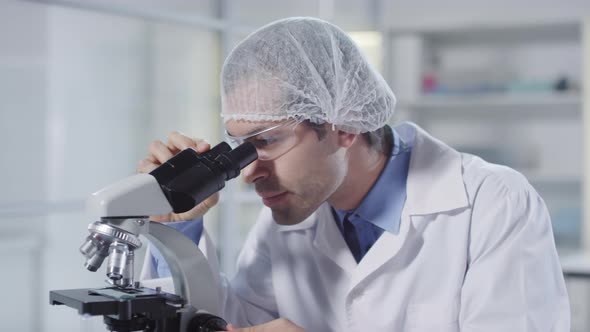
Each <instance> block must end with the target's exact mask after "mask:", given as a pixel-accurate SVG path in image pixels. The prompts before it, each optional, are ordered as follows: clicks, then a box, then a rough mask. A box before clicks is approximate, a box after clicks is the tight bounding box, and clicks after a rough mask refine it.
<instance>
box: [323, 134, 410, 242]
mask: <svg viewBox="0 0 590 332" xmlns="http://www.w3.org/2000/svg"><path fill="white" fill-rule="evenodd" d="M392 131H393V141H394V144H393V147H392V153H391V155H392V156H391V157H390V158H389V159H388V160H387V163H386V164H385V167H384V168H383V171H382V172H381V174H380V175H379V178H378V179H377V182H375V184H374V185H373V187H372V188H371V190H370V191H369V192H368V193H367V195H366V196H365V197H364V198H363V200H362V202H361V204H360V205H359V206H358V207H357V208H356V209H354V210H350V211H343V210H337V209H334V212H335V214H336V216H337V217H338V221H339V223H340V224H341V223H342V220H344V218H345V217H346V216H347V215H348V218H349V220H350V221H351V222H352V223H353V224H357V223H358V222H363V221H364V222H370V223H372V224H374V225H375V226H377V227H379V228H382V229H384V230H386V231H388V232H390V233H393V234H397V233H398V232H399V227H400V216H401V211H402V208H403V206H404V203H405V200H406V180H407V177H408V169H409V165H410V154H411V146H409V145H408V144H406V142H404V141H403V140H402V139H401V138H400V136H399V135H398V134H397V133H396V132H395V130H393V129H392Z"/></svg>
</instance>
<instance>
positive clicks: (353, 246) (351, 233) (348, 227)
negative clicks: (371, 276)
mask: <svg viewBox="0 0 590 332" xmlns="http://www.w3.org/2000/svg"><path fill="white" fill-rule="evenodd" d="M348 217H349V214H347V215H346V216H345V217H344V220H343V221H342V228H343V230H344V241H346V244H347V245H348V248H350V252H351V253H352V255H353V256H354V259H355V260H356V262H357V263H358V262H360V261H361V258H362V257H361V245H360V243H359V238H358V236H357V234H356V229H355V227H354V224H353V223H352V222H351V221H350V220H349V219H348Z"/></svg>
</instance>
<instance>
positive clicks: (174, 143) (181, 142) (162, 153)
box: [137, 132, 219, 222]
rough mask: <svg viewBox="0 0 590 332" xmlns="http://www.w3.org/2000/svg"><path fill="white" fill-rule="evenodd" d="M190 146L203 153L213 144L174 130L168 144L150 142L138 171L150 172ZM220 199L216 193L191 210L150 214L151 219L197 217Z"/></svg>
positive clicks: (168, 219) (169, 219) (163, 220)
mask: <svg viewBox="0 0 590 332" xmlns="http://www.w3.org/2000/svg"><path fill="white" fill-rule="evenodd" d="M188 148H191V149H193V150H195V151H197V152H198V153H203V152H207V151H209V149H210V148H211V146H210V145H209V143H207V142H205V140H202V139H193V138H190V137H188V136H185V135H182V134H180V133H178V132H172V133H170V135H169V136H168V142H167V143H166V144H164V143H163V142H161V141H158V140H156V141H153V142H152V144H150V146H149V153H148V156H147V158H145V159H142V160H140V161H139V164H138V165H137V172H138V173H149V172H151V171H153V170H154V169H155V168H156V167H158V166H160V165H162V164H163V163H165V162H166V161H168V159H170V158H172V157H174V156H175V155H176V154H177V153H179V152H180V151H182V150H184V149H188ZM218 201H219V193H215V194H213V195H211V196H210V197H209V198H207V199H206V200H204V201H203V202H201V203H199V205H197V206H195V207H194V208H193V209H192V210H190V211H187V212H183V213H169V214H166V215H161V216H150V219H151V220H154V221H160V222H167V221H184V220H192V219H196V218H198V217H201V216H203V215H204V214H205V213H207V211H209V209H210V208H212V207H213V206H215V204H217V202H218Z"/></svg>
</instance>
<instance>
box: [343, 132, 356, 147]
mask: <svg viewBox="0 0 590 332" xmlns="http://www.w3.org/2000/svg"><path fill="white" fill-rule="evenodd" d="M358 136H359V135H357V134H351V133H347V132H345V131H342V130H338V144H339V145H340V146H341V147H343V148H349V147H351V146H352V144H354V142H355V141H356V139H357V138H358Z"/></svg>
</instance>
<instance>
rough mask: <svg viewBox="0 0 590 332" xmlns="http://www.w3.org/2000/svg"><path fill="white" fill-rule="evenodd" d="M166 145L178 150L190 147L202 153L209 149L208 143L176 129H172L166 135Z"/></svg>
mask: <svg viewBox="0 0 590 332" xmlns="http://www.w3.org/2000/svg"><path fill="white" fill-rule="evenodd" d="M168 147H169V148H170V149H172V150H178V151H182V150H184V149H188V148H192V149H195V151H197V152H198V153H203V152H206V151H208V150H209V148H210V145H209V143H207V142H206V141H205V140H203V139H199V138H190V137H188V136H186V135H183V134H181V133H179V132H177V131H173V132H171V133H170V135H168Z"/></svg>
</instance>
